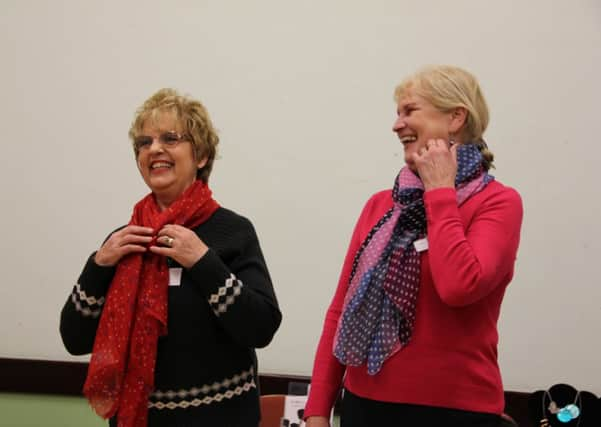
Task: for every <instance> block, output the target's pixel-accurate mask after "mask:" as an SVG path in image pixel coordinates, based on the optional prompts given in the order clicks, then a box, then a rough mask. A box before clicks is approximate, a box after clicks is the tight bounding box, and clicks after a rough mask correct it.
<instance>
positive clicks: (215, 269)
mask: <svg viewBox="0 0 601 427" xmlns="http://www.w3.org/2000/svg"><path fill="white" fill-rule="evenodd" d="M188 273H189V274H190V276H191V277H192V280H193V281H194V283H196V284H197V285H198V286H197V289H198V290H199V291H200V292H201V294H202V295H204V297H205V298H206V299H207V301H208V302H209V305H210V306H211V309H212V310H213V312H214V313H215V315H217V316H221V315H223V314H224V313H226V312H227V311H228V309H229V308H230V307H231V306H232V305H233V304H234V303H235V302H236V300H237V298H238V296H239V295H240V294H241V292H242V287H243V285H242V282H241V281H240V280H238V279H237V278H236V276H235V275H234V274H233V273H232V272H231V271H230V270H229V268H228V267H227V266H226V265H225V264H224V263H223V261H222V260H221V258H219V255H217V253H216V252H215V251H213V250H211V249H209V250H208V251H207V253H206V254H204V256H203V257H202V258H201V259H199V260H198V262H197V263H196V264H194V265H193V266H192V267H191V268H190V269H189V270H188Z"/></svg>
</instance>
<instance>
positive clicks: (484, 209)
mask: <svg viewBox="0 0 601 427" xmlns="http://www.w3.org/2000/svg"><path fill="white" fill-rule="evenodd" d="M472 199H473V200H472ZM464 205H465V208H466V209H468V210H473V212H474V213H475V214H478V213H487V214H491V215H497V216H499V217H503V218H504V220H506V221H510V220H511V221H515V222H516V223H520V222H521V220H522V217H523V206H522V197H521V196H520V194H519V193H518V192H517V190H516V189H514V188H512V187H509V186H506V185H503V184H502V183H501V182H499V181H496V180H495V181H492V182H491V183H490V184H488V185H487V186H486V188H485V189H484V190H482V191H481V192H479V193H478V194H476V195H475V196H474V197H472V198H470V199H469V200H468V201H467V202H466V203H465V204H464Z"/></svg>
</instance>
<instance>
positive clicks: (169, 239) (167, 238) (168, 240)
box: [165, 236, 175, 247]
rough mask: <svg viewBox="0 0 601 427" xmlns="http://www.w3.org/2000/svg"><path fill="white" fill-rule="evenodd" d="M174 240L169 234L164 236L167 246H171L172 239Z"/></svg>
mask: <svg viewBox="0 0 601 427" xmlns="http://www.w3.org/2000/svg"><path fill="white" fill-rule="evenodd" d="M174 240H175V239H174V238H173V237H170V236H165V244H166V245H167V246H169V247H172V246H173V241H174Z"/></svg>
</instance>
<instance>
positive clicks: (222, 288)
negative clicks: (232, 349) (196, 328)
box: [188, 219, 282, 348]
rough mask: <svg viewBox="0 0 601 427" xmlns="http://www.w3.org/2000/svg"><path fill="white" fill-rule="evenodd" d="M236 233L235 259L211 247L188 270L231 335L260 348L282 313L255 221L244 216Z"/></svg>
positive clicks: (276, 324)
mask: <svg viewBox="0 0 601 427" xmlns="http://www.w3.org/2000/svg"><path fill="white" fill-rule="evenodd" d="M229 232H230V233H231V232H232V230H229ZM235 235H236V236H237V240H238V242H237V244H238V245H239V246H240V251H239V253H238V254H237V256H236V257H235V258H234V259H233V260H232V261H230V262H228V264H227V265H226V263H225V262H224V261H223V260H222V259H221V258H220V257H219V255H218V253H217V251H215V250H212V249H210V250H209V251H208V252H207V253H206V254H205V255H204V256H203V257H202V258H201V259H200V260H199V261H198V262H197V263H196V264H195V265H194V266H192V268H190V270H189V271H188V274H189V275H190V278H191V279H192V281H193V282H194V283H195V285H196V286H197V288H198V289H199V290H200V292H201V293H202V294H203V295H204V297H205V298H206V300H207V302H208V303H209V305H210V307H211V309H212V311H213V313H214V314H215V316H216V318H217V319H218V321H219V322H220V324H221V325H222V327H223V328H224V330H225V331H226V332H227V333H228V335H229V336H230V337H232V339H233V340H234V341H235V342H237V343H238V344H239V345H241V346H244V347H251V348H261V347H265V346H267V345H268V344H269V343H270V341H271V339H272V338H273V336H274V334H275V332H276V331H277V329H278V327H279V325H280V323H281V320H282V315H281V313H280V310H279V308H278V304H277V300H276V296H275V292H274V290H273V285H272V283H271V279H270V277H269V272H268V270H267V266H266V263H265V260H264V257H263V254H262V251H261V248H260V246H259V240H258V238H257V235H256V233H255V230H254V228H253V226H252V224H251V223H250V222H249V221H248V220H246V219H243V220H242V222H241V224H239V223H238V224H237V225H236V231H235Z"/></svg>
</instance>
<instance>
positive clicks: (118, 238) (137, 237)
mask: <svg viewBox="0 0 601 427" xmlns="http://www.w3.org/2000/svg"><path fill="white" fill-rule="evenodd" d="M152 233H153V230H152V228H149V227H141V226H139V225H128V226H127V227H124V228H122V229H121V230H119V231H116V232H114V233H113V234H111V236H110V237H109V238H108V239H107V240H106V242H104V243H103V244H102V246H101V247H100V249H98V252H96V255H95V256H94V262H96V264H98V265H101V266H103V267H109V266H114V265H117V263H118V262H119V260H120V259H121V258H123V257H124V256H125V255H128V254H131V253H134V252H146V245H147V244H148V243H149V242H150V241H151V240H152Z"/></svg>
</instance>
